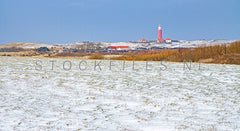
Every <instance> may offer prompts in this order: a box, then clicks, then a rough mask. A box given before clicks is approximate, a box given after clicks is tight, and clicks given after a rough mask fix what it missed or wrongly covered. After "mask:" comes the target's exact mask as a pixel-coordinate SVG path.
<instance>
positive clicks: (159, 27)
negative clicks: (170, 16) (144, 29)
mask: <svg viewBox="0 0 240 131" xmlns="http://www.w3.org/2000/svg"><path fill="white" fill-rule="evenodd" d="M163 41H164V39H163V38H162V28H161V26H160V25H159V26H158V42H163Z"/></svg>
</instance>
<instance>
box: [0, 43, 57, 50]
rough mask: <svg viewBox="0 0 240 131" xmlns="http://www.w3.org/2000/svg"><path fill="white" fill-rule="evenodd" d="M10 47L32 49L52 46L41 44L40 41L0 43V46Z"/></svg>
mask: <svg viewBox="0 0 240 131" xmlns="http://www.w3.org/2000/svg"><path fill="white" fill-rule="evenodd" d="M11 47H16V48H25V49H34V48H39V47H48V48H51V47H54V46H53V45H48V44H42V43H9V44H4V45H0V48H11Z"/></svg>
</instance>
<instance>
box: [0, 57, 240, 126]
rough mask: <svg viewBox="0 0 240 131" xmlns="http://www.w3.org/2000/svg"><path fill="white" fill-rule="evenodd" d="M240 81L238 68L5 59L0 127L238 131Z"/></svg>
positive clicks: (0, 61) (0, 60) (0, 73)
mask: <svg viewBox="0 0 240 131" xmlns="http://www.w3.org/2000/svg"><path fill="white" fill-rule="evenodd" d="M51 60H54V61H51ZM52 63H54V64H52ZM97 64H99V66H96V65H97ZM79 65H80V68H81V69H82V70H80V69H79ZM110 65H112V66H111V69H110V67H109V66H110ZM146 66H147V67H146ZM185 67H186V65H185ZM123 69H124V70H123ZM146 69H147V70H146ZM239 80H240V66H239V65H216V64H201V65H200V70H199V64H198V63H195V64H192V65H191V70H189V69H187V68H185V69H184V63H170V62H163V63H162V64H161V62H149V63H146V62H139V61H138V62H134V66H133V62H132V61H126V62H124V61H112V62H110V61H108V60H105V61H95V60H87V61H81V60H79V59H36V58H20V57H19V58H18V57H0V130H78V129H80V130H81V129H84V130H181V129H183V130H199V129H203V130H215V129H216V130H240V100H239V98H240V82H239Z"/></svg>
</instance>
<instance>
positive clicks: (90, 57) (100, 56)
mask: <svg viewBox="0 0 240 131" xmlns="http://www.w3.org/2000/svg"><path fill="white" fill-rule="evenodd" d="M88 58H89V59H104V55H102V54H100V53H94V54H92V55H91V56H89V57H88Z"/></svg>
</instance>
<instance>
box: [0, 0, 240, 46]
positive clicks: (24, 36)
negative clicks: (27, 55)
mask: <svg viewBox="0 0 240 131" xmlns="http://www.w3.org/2000/svg"><path fill="white" fill-rule="evenodd" d="M239 5H240V0H0V44H4V43H11V42H38V43H48V44H54V43H74V42H77V41H95V42H102V41H105V42H110V41H112V42H116V41H132V40H134V41H137V40H139V39H140V38H146V39H150V40H152V39H157V26H158V25H159V24H161V25H162V29H163V37H164V38H167V37H169V38H172V39H176V40H193V39H238V40H239V39H240V8H239Z"/></svg>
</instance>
